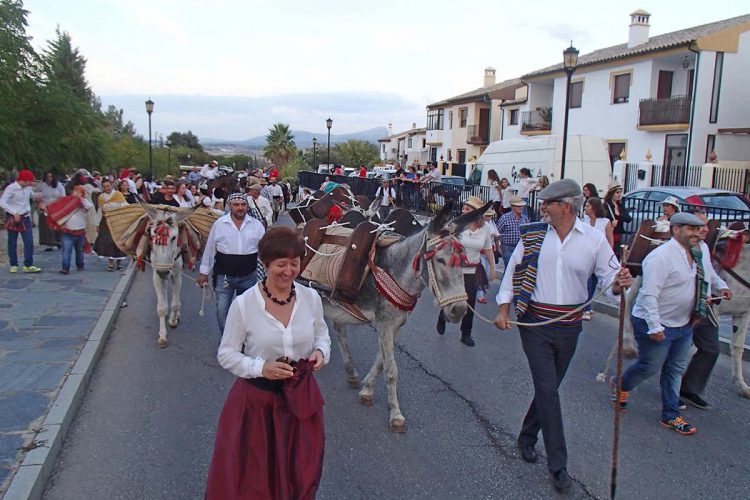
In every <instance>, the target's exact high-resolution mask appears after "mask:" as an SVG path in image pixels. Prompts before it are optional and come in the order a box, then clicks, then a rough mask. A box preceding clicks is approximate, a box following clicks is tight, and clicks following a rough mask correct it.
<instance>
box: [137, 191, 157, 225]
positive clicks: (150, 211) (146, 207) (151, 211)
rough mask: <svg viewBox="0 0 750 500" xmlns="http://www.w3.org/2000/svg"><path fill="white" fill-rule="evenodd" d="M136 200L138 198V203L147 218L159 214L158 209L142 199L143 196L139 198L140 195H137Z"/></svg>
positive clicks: (154, 217) (153, 217) (153, 218)
mask: <svg viewBox="0 0 750 500" xmlns="http://www.w3.org/2000/svg"><path fill="white" fill-rule="evenodd" d="M136 200H138V204H139V205H140V206H141V208H143V210H144V211H145V212H146V215H148V218H149V219H151V220H155V219H156V218H157V217H158V216H159V211H158V210H157V209H156V208H154V207H153V205H149V204H148V203H146V202H145V201H143V198H141V197H140V196H137V197H136Z"/></svg>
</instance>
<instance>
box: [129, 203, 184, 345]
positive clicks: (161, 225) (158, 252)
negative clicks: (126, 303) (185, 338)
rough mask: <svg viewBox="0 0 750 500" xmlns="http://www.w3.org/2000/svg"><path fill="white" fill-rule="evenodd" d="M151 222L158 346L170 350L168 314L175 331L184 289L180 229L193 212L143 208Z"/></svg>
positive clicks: (149, 206)
mask: <svg viewBox="0 0 750 500" xmlns="http://www.w3.org/2000/svg"><path fill="white" fill-rule="evenodd" d="M141 205H142V206H143V208H144V210H145V211H146V215H148V218H149V225H148V227H147V229H146V232H147V234H148V241H149V243H150V247H151V250H150V254H149V255H150V259H151V267H152V268H153V275H152V280H153V283H154V290H155V291H156V313H157V314H158V315H159V339H158V340H157V341H156V345H157V346H158V347H160V348H164V347H167V344H168V342H167V328H166V321H167V313H168V312H169V326H170V327H172V328H176V327H177V325H178V324H179V322H180V308H181V306H182V303H181V302H180V289H181V288H182V268H183V257H182V252H183V247H182V245H181V244H180V243H181V242H179V241H178V240H179V231H180V229H179V225H180V223H182V222H183V221H184V220H185V219H187V218H188V217H189V216H190V215H191V214H192V212H193V210H190V209H188V210H184V211H182V212H178V213H175V212H167V211H165V210H159V209H158V208H155V207H154V206H152V205H147V204H145V203H142V204H141ZM168 282H171V284H172V286H171V289H172V304H171V305H170V304H169V297H168V288H169V287H168Z"/></svg>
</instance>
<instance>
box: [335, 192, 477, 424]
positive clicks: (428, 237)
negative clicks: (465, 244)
mask: <svg viewBox="0 0 750 500" xmlns="http://www.w3.org/2000/svg"><path fill="white" fill-rule="evenodd" d="M487 208H488V207H484V208H482V209H479V210H475V211H473V212H471V213H468V214H465V215H462V216H460V217H458V218H457V219H455V220H454V221H452V222H451V221H449V217H450V211H451V207H450V205H447V206H446V207H444V208H443V210H442V211H441V212H440V213H439V214H438V215H437V216H435V218H434V219H433V220H432V222H431V223H430V224H429V225H428V226H427V227H425V228H423V229H422V230H420V231H419V232H416V234H413V235H411V236H409V237H406V238H405V239H403V240H402V241H400V242H397V243H394V244H393V245H391V246H388V247H385V248H380V249H379V251H378V253H377V256H376V258H375V262H374V264H375V265H376V266H377V268H379V269H380V271H385V272H386V273H387V274H388V275H390V277H392V278H393V282H395V283H396V285H397V287H396V286H393V283H392V282H386V283H385V284H384V282H382V281H378V283H376V279H375V277H374V276H373V273H369V274H368V276H367V278H366V280H365V283H364V285H363V286H362V289H361V291H360V293H359V294H358V296H357V300H356V301H355V303H354V305H356V306H357V307H358V308H359V311H360V312H361V313H362V315H363V316H364V318H362V319H358V318H357V317H355V316H354V315H353V314H351V313H349V312H347V311H346V310H345V309H343V308H342V307H340V306H338V305H337V304H336V303H335V302H332V301H326V300H324V301H323V305H324V309H325V314H326V316H327V317H328V318H329V319H330V320H331V321H332V322H333V326H334V329H335V331H336V334H337V338H338V343H339V348H340V349H341V354H342V357H343V360H344V367H345V369H346V373H347V375H348V377H347V380H348V382H349V385H350V386H351V387H352V388H354V389H356V388H358V387H359V374H358V373H357V370H356V369H355V368H354V363H353V361H352V355H351V351H350V350H349V343H348V339H347V327H348V326H349V325H363V324H371V325H373V326H374V327H375V329H376V330H377V333H378V350H377V355H376V357H375V362H374V363H373V365H372V367H371V368H370V371H369V372H368V373H367V376H365V379H364V381H363V382H362V385H361V389H360V391H359V400H360V403H361V404H363V405H365V406H371V405H372V404H373V391H374V385H375V380H376V379H377V377H378V375H380V373H381V371H385V380H386V384H387V388H388V412H389V417H388V418H389V427H390V429H391V430H392V431H393V432H404V431H405V430H406V419H405V418H404V416H403V415H402V414H401V408H400V405H399V402H398V396H397V386H398V367H397V366H396V359H395V356H394V345H395V342H396V336H397V333H398V331H399V329H400V328H401V327H402V326H403V325H404V323H406V320H407V318H408V317H409V312H408V311H407V310H404V308H399V307H396V306H395V305H394V304H393V303H392V302H391V301H389V300H388V299H387V298H386V297H385V296H384V295H383V293H381V292H380V291H379V289H383V288H385V289H387V290H390V291H391V292H390V293H391V294H392V295H396V296H398V297H400V298H401V299H402V301H406V302H409V300H411V301H412V303H411V306H412V307H413V306H414V305H415V304H416V301H417V299H418V298H419V297H420V296H421V293H422V291H423V290H424V288H425V286H427V285H428V284H429V287H430V289H431V290H432V292H433V294H434V295H435V297H436V298H437V300H438V305H439V306H440V308H441V309H442V310H443V313H444V314H445V317H446V319H447V320H448V321H450V322H452V323H455V322H458V321H459V320H460V319H461V318H462V317H463V315H464V313H465V312H466V309H467V306H466V299H467V295H466V290H465V289H464V280H463V273H462V269H461V267H460V265H458V263H459V262H460V252H461V246H460V244H458V242H457V240H455V239H454V236H453V235H455V234H458V233H460V232H461V231H462V230H463V229H464V228H465V227H466V226H467V225H468V224H470V223H471V222H472V221H474V220H476V219H477V218H481V217H482V214H484V212H486V211H487ZM415 264H417V267H418V270H415V269H414V266H415ZM379 275H380V276H381V278H382V277H383V276H384V275H383V273H380V272H379ZM394 290H395V292H394ZM406 309H408V308H406Z"/></svg>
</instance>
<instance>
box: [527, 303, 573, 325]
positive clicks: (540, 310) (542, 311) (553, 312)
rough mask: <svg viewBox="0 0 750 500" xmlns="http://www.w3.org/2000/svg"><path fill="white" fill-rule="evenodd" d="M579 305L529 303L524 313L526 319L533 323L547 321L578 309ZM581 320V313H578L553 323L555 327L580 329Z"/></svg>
mask: <svg viewBox="0 0 750 500" xmlns="http://www.w3.org/2000/svg"><path fill="white" fill-rule="evenodd" d="M580 306H581V304H572V305H564V306H561V305H558V304H543V303H541V302H530V303H529V307H528V309H527V311H526V318H529V319H531V320H532V321H534V322H539V321H547V320H551V319H557V318H559V317H560V316H563V315H564V314H567V313H569V312H570V311H572V310H574V309H576V308H578V307H580ZM582 318H583V311H582V310H581V311H578V312H576V313H575V314H572V315H570V316H568V317H567V318H565V319H561V320H558V321H557V322H556V323H555V327H558V328H565V327H576V328H578V327H580V324H581V320H582Z"/></svg>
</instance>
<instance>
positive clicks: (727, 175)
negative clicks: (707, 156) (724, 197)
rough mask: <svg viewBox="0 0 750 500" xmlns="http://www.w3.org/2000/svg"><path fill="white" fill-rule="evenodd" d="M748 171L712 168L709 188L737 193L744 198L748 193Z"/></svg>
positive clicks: (749, 176) (749, 181)
mask: <svg viewBox="0 0 750 500" xmlns="http://www.w3.org/2000/svg"><path fill="white" fill-rule="evenodd" d="M749 183H750V170H748V169H746V168H724V167H717V168H714V172H713V177H712V179H711V187H713V188H715V189H728V190H730V191H737V192H738V193H742V194H743V195H745V196H748V194H749V193H750V189H749V188H750V186H748V184H749Z"/></svg>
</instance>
